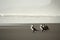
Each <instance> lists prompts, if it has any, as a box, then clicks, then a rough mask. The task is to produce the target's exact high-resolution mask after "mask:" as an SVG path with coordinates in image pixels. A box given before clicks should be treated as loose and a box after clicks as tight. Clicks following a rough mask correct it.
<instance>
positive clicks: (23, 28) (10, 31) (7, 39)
mask: <svg viewBox="0 0 60 40" xmlns="http://www.w3.org/2000/svg"><path fill="white" fill-rule="evenodd" d="M30 25H31V24H22V25H20V26H12V25H11V26H0V40H60V23H53V24H49V23H48V24H47V25H48V27H49V30H47V31H45V32H41V30H40V29H39V23H38V24H35V28H37V29H38V30H39V31H37V32H35V33H33V32H32V31H31V29H30Z"/></svg>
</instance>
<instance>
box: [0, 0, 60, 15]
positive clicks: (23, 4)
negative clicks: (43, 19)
mask: <svg viewBox="0 0 60 40" xmlns="http://www.w3.org/2000/svg"><path fill="white" fill-rule="evenodd" d="M0 14H15V15H48V16H51V15H52V16H60V0H0Z"/></svg>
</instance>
